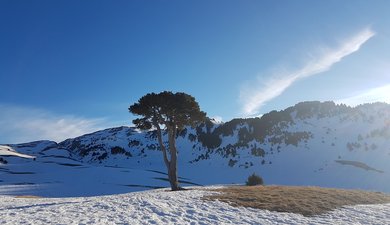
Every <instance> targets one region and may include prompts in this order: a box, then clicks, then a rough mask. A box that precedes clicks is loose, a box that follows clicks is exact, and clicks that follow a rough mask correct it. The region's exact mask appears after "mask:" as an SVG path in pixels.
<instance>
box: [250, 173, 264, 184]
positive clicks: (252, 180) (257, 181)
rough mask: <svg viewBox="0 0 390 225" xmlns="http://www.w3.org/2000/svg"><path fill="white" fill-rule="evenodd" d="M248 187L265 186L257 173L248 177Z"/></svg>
mask: <svg viewBox="0 0 390 225" xmlns="http://www.w3.org/2000/svg"><path fill="white" fill-rule="evenodd" d="M245 184H246V185H247V186H255V185H263V184H264V182H263V178H261V177H260V176H258V175H257V174H256V173H253V174H252V175H250V176H249V177H248V180H247V181H246V182H245Z"/></svg>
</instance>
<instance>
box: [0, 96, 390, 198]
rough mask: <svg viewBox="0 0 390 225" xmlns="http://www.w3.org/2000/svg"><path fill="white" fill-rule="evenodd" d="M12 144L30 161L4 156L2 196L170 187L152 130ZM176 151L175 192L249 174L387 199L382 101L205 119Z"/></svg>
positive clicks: (389, 152) (386, 118)
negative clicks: (377, 193) (367, 192)
mask: <svg viewBox="0 0 390 225" xmlns="http://www.w3.org/2000/svg"><path fill="white" fill-rule="evenodd" d="M10 147H12V148H13V149H15V150H16V151H17V152H19V153H21V154H28V155H32V156H36V157H37V158H36V160H35V161H33V160H31V159H21V158H15V157H7V158H6V157H2V158H3V159H4V160H7V161H8V164H3V165H1V164H0V169H1V170H0V172H1V173H2V174H1V177H0V194H1V193H3V194H5V193H9V192H10V191H9V189H7V190H6V191H4V189H5V187H8V186H9V185H15V184H18V185H19V186H18V187H19V189H20V188H21V187H22V186H23V185H24V184H34V185H35V186H34V187H35V188H36V189H34V190H35V192H38V194H40V195H46V196H85V195H98V194H109V193H125V192H128V191H133V190H141V189H146V188H155V187H161V186H163V187H164V186H168V183H167V182H166V174H165V171H166V169H165V166H164V164H163V161H162V153H161V152H160V151H159V148H158V144H157V140H156V135H155V133H154V132H153V131H150V132H140V131H138V130H136V129H134V128H131V127H117V128H110V129H106V130H101V131H97V132H95V133H92V134H86V135H83V136H81V137H77V138H74V139H68V140H65V141H63V142H61V143H55V142H50V141H40V142H34V143H27V144H18V145H10ZM177 147H178V149H179V176H180V181H181V183H182V184H183V185H197V184H201V185H210V184H229V183H243V182H244V181H245V179H246V178H247V177H248V175H250V174H252V173H253V172H256V173H258V174H260V175H261V176H263V178H264V180H265V183H266V184H285V185H317V186H325V187H340V188H358V189H367V190H376V191H385V192H390V163H388V162H389V160H390V105H388V104H384V103H374V104H365V105H361V106H358V107H355V108H351V107H347V106H345V105H335V104H334V103H333V102H324V103H320V102H303V103H298V104H297V105H295V106H293V107H290V108H287V109H285V110H282V111H272V112H270V113H268V114H265V115H263V116H262V117H261V118H251V119H234V120H232V121H229V122H226V123H222V124H221V123H214V122H212V121H208V122H206V123H205V124H203V125H200V126H198V127H196V128H190V127H188V128H187V129H185V130H183V131H182V132H180V133H179V135H178V137H177ZM0 163H1V161H0ZM23 172H24V174H23ZM27 172H28V173H29V174H27ZM16 174H18V175H16ZM74 181H77V182H74ZM71 184H72V187H68V186H69V185H71ZM44 187H47V188H44ZM52 187H56V188H52ZM29 188H31V187H26V189H24V191H23V193H29V192H28V191H27V190H31V189H29ZM19 189H18V190H19ZM2 190H3V191H2ZM12 190H14V189H12ZM15 190H16V189H15ZM38 190H39V191H38ZM49 190H50V191H51V192H49ZM55 190H60V192H59V193H61V194H58V193H57V192H56V191H55ZM32 193H34V191H32Z"/></svg>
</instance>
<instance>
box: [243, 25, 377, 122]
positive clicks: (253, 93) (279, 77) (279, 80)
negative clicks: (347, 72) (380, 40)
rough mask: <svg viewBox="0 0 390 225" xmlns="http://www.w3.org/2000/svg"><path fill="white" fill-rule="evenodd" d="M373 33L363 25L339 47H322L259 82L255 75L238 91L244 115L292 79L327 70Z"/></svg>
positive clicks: (251, 112) (276, 94)
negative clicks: (296, 66)
mask: <svg viewBox="0 0 390 225" xmlns="http://www.w3.org/2000/svg"><path fill="white" fill-rule="evenodd" d="M374 35H375V32H374V31H372V30H371V29H370V28H365V29H363V30H362V31H360V32H359V33H357V34H356V35H354V36H353V37H352V38H349V39H347V40H345V41H344V42H343V43H341V45H340V47H339V48H337V49H333V50H324V51H323V52H322V53H321V54H319V55H318V56H314V57H312V60H310V61H308V62H307V63H306V64H305V65H304V66H303V67H302V68H300V69H298V70H294V71H283V72H278V73H275V74H273V75H271V78H269V79H268V80H265V81H261V80H260V78H258V81H256V82H252V83H253V84H251V85H246V86H243V87H242V88H241V91H240V99H241V102H242V103H243V109H242V111H243V114H244V115H245V116H249V115H254V114H256V113H258V110H259V109H260V108H261V107H262V106H263V105H264V104H265V103H266V102H268V101H270V100H271V99H273V98H275V97H277V96H279V95H280V94H282V93H283V92H284V91H285V90H286V89H287V88H288V87H289V86H290V85H292V84H293V83H294V82H296V81H297V80H299V79H302V78H305V77H309V76H313V75H316V74H319V73H322V72H325V71H327V70H329V69H330V68H331V67H332V65H334V64H335V63H337V62H339V61H341V60H342V59H343V58H344V57H346V56H348V55H350V54H352V53H354V52H356V51H358V50H359V48H360V47H361V46H362V45H363V44H364V43H365V42H366V41H368V40H369V39H370V38H371V37H373V36H374ZM322 49H326V48H322Z"/></svg>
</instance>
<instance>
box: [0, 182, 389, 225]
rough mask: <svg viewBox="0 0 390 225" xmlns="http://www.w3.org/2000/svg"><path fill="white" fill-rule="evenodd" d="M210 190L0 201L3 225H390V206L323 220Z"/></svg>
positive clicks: (370, 207)
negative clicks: (238, 202)
mask: <svg viewBox="0 0 390 225" xmlns="http://www.w3.org/2000/svg"><path fill="white" fill-rule="evenodd" d="M208 194H211V192H208V191H207V190H205V188H197V189H194V190H189V191H180V192H171V191H169V190H168V189H159V190H153V191H144V192H134V193H129V194H120V195H110V196H101V197H81V198H15V197H10V196H0V224H389V222H390V220H389V218H390V204H383V205H360V206H351V207H345V208H342V209H338V210H335V211H333V212H331V213H327V214H324V215H321V216H317V217H304V216H302V215H298V214H292V213H277V212H270V211H266V210H259V209H251V208H242V207H239V208H236V207H232V206H230V205H228V204H226V203H223V202H219V201H212V202H210V201H204V200H202V199H201V197H202V196H203V195H208Z"/></svg>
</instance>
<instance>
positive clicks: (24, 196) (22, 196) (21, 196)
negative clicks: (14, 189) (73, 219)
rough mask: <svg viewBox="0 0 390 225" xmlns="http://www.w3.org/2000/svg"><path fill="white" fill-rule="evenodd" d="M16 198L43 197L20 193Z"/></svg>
mask: <svg viewBox="0 0 390 225" xmlns="http://www.w3.org/2000/svg"><path fill="white" fill-rule="evenodd" d="M15 198H41V197H40V196H35V195H18V196H15Z"/></svg>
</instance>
